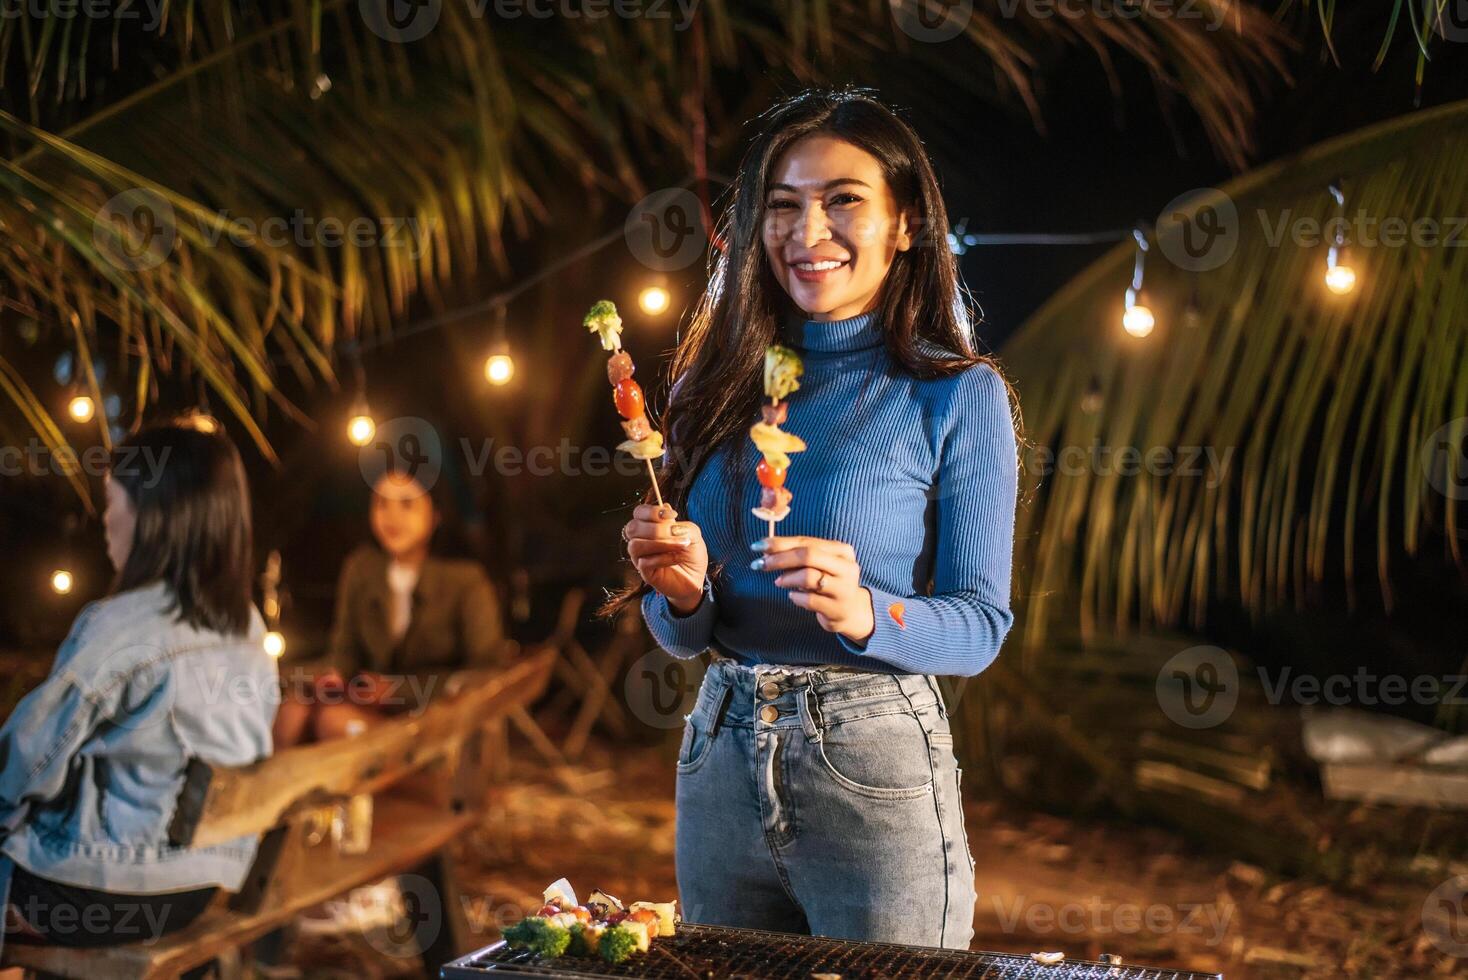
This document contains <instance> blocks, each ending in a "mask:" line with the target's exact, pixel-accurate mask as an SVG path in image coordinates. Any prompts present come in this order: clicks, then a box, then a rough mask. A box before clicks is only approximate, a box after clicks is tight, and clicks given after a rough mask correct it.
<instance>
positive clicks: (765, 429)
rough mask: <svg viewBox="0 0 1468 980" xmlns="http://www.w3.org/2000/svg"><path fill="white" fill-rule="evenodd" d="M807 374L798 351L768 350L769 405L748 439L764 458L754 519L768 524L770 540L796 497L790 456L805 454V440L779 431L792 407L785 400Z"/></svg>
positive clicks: (763, 408) (775, 346)
mask: <svg viewBox="0 0 1468 980" xmlns="http://www.w3.org/2000/svg"><path fill="white" fill-rule="evenodd" d="M804 373H805V365H804V364H802V363H801V361H800V356H799V355H798V354H796V353H795V351H793V350H791V349H790V348H788V347H782V346H781V345H779V344H772V345H771V346H769V347H767V348H765V394H766V395H767V396H768V397H769V399H770V403H769V404H768V405H762V406H760V421H758V422H756V423H755V424H754V425H752V426H750V427H749V438H750V440H751V441H752V442H753V443H754V446H755V448H756V449H758V450H759V451H760V454H761V455H762V456H763V457H764V458H763V459H761V460H760V463H759V467H758V468H757V469H756V470H755V476H756V477H757V478H758V479H759V484H760V487H761V488H762V489H761V490H760V502H759V506H758V507H756V508H754V516H756V517H760V518H763V519H764V520H766V521H768V522H769V524H770V537H774V536H775V524H776V522H778V521H783V520H784V519H785V518H786V517H787V516H789V514H790V501H791V498H792V496H793V495H792V494H791V493H790V491H789V490H787V489H785V471H786V470H787V469H789V468H790V454H791V453H799V452H804V451H805V441H804V440H802V439H801V438H800V437H799V436H795V435H791V434H790V433H788V432H786V431H785V430H784V429H782V428H780V425H781V423H783V422H784V421H785V419H786V417H787V415H788V414H789V406H788V405H786V404H784V403H783V402H782V399H784V398H785V397H786V396H788V395H789V394H790V393H791V392H792V391H795V390H796V389H797V388H799V387H800V380H799V379H800V376H801V375H802V374H804Z"/></svg>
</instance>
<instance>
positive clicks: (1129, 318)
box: [1121, 303, 1157, 337]
mask: <svg viewBox="0 0 1468 980" xmlns="http://www.w3.org/2000/svg"><path fill="white" fill-rule="evenodd" d="M1156 325H1157V319H1156V318H1155V317H1154V316H1152V311H1151V310H1149V309H1147V307H1145V306H1143V305H1142V304H1140V303H1138V304H1136V305H1135V306H1128V307H1127V308H1126V312H1125V313H1123V314H1122V317H1121V326H1122V329H1124V330H1125V331H1126V332H1127V333H1129V334H1131V335H1132V336H1133V337H1145V336H1147V335H1148V334H1149V333H1151V332H1152V328H1153V327H1154V326H1156Z"/></svg>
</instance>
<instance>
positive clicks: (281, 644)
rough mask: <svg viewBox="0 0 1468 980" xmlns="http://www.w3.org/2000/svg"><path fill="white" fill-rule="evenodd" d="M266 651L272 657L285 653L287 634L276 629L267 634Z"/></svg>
mask: <svg viewBox="0 0 1468 980" xmlns="http://www.w3.org/2000/svg"><path fill="white" fill-rule="evenodd" d="M265 652H266V653H268V654H269V655H270V656H272V657H279V656H280V655H281V654H283V653H285V635H284V634H283V633H280V632H278V631H276V630H271V631H270V632H269V633H266V634H265Z"/></svg>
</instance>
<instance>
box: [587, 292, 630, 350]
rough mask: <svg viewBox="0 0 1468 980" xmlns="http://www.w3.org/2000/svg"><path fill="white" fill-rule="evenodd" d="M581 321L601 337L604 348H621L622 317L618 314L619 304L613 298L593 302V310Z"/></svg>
mask: <svg viewBox="0 0 1468 980" xmlns="http://www.w3.org/2000/svg"><path fill="white" fill-rule="evenodd" d="M581 323H582V326H584V327H586V329H587V330H590V331H591V332H592V333H594V334H598V335H599V336H600V337H601V346H602V349H603V350H620V349H621V347H622V339H621V337H622V318H621V317H620V316H618V315H617V306H616V304H615V303H613V302H612V301H611V300H609V299H599V300H597V301H596V302H595V303H593V304H591V310H590V311H589V312H588V313H587V314H586V319H584V320H582V321H581Z"/></svg>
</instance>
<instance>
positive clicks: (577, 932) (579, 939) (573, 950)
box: [566, 922, 591, 956]
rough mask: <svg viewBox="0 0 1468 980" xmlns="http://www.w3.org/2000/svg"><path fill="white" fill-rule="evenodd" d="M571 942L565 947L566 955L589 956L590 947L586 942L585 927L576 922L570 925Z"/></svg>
mask: <svg viewBox="0 0 1468 980" xmlns="http://www.w3.org/2000/svg"><path fill="white" fill-rule="evenodd" d="M570 932H571V943H570V945H568V946H567V947H566V954H567V955H568V956H590V955H591V947H590V946H588V945H587V943H586V927H585V926H583V925H582V924H581V923H579V922H578V923H576V924H575V925H574V926H572V927H571V930H570Z"/></svg>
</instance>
